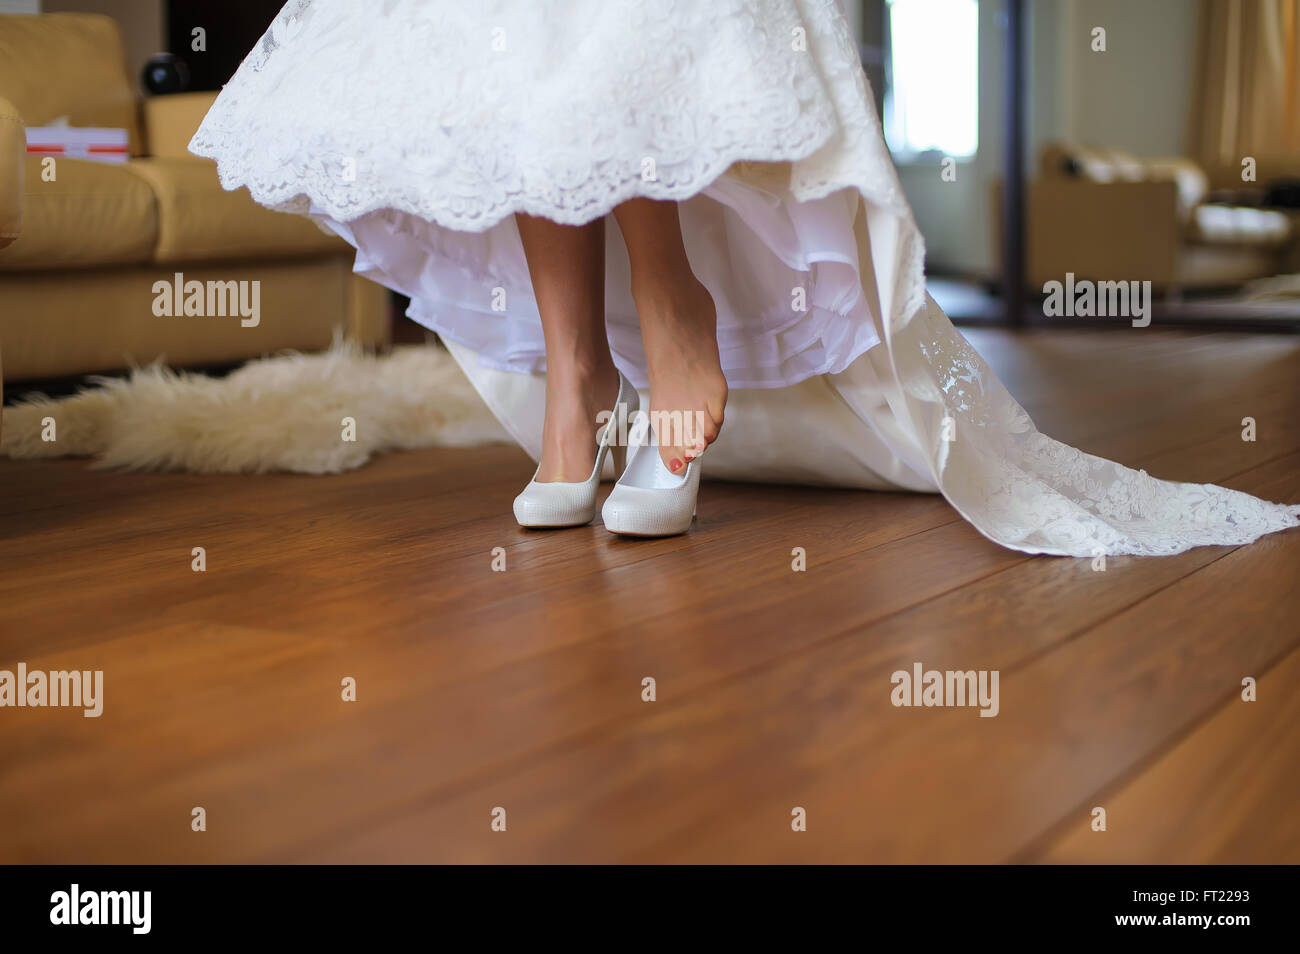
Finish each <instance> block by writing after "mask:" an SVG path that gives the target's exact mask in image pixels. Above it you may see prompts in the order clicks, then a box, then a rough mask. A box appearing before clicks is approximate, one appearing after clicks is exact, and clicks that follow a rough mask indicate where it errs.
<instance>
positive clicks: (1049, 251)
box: [1027, 178, 1184, 287]
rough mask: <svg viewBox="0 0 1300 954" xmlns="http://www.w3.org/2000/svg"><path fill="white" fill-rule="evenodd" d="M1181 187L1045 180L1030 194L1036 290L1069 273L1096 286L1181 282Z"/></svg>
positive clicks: (1031, 257) (1031, 254)
mask: <svg viewBox="0 0 1300 954" xmlns="http://www.w3.org/2000/svg"><path fill="white" fill-rule="evenodd" d="M1178 202H1179V199H1178V186H1177V185H1176V184H1175V183H1174V182H1172V181H1164V182H1106V183H1101V182H1088V181H1086V180H1080V179H1050V178H1042V179H1038V180H1036V181H1034V182H1032V183H1031V184H1030V187H1029V210H1028V212H1029V214H1028V231H1029V235H1028V249H1027V251H1028V256H1027V257H1028V263H1027V264H1028V268H1029V280H1030V281H1031V282H1033V283H1034V284H1035V285H1040V284H1042V283H1043V282H1046V281H1051V280H1055V281H1060V280H1062V279H1064V278H1065V275H1066V273H1067V272H1072V273H1073V274H1074V275H1075V276H1076V277H1078V278H1089V279H1093V280H1097V279H1106V280H1119V279H1125V280H1135V279H1136V280H1147V281H1150V282H1151V283H1152V284H1154V285H1155V286H1157V287H1168V286H1171V285H1176V284H1177V283H1178V280H1179V279H1178V274H1179V273H1178V259H1179V255H1180V253H1181V251H1182V246H1183V242H1184V238H1183V229H1182V223H1181V221H1180V218H1179V206H1178Z"/></svg>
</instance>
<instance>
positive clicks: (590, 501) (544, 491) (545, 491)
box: [514, 371, 641, 529]
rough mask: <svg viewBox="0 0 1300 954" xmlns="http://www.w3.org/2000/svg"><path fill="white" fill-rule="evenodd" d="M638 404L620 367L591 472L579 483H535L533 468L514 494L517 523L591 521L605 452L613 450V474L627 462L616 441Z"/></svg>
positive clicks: (544, 524) (577, 523)
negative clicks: (607, 418)
mask: <svg viewBox="0 0 1300 954" xmlns="http://www.w3.org/2000/svg"><path fill="white" fill-rule="evenodd" d="M640 408H641V398H640V397H639V396H638V395H637V393H636V388H634V387H632V382H630V381H629V380H628V379H627V378H625V377H624V376H623V372H622V371H620V372H619V373H618V398H617V399H616V400H615V402H614V409H613V412H612V416H611V417H610V420H609V421H608V423H606V425H605V426H604V427H603V428H601V431H600V434H599V435H598V436H597V438H596V463H595V465H594V466H593V467H592V468H591V476H590V477H588V478H587V479H586V480H584V481H582V482H581V483H570V482H564V481H553V482H551V483H538V482H537V474H536V473H535V472H534V474H533V479H532V480H530V481H529V482H528V486H527V487H525V488H524V489H523V493H521V494H520V495H519V496H518V497H516V498H515V507H514V509H515V519H516V520H517V521H519V526H521V527H533V528H537V529H542V528H552V529H554V528H558V527H580V526H582V525H583V524H586V523H591V521H592V519H593V518H594V517H595V516H596V492H597V490H598V489H599V488H600V474H601V471H602V470H604V467H605V454H606V453H607V452H609V451H611V450H612V451H613V452H614V475H615V476H618V475H619V474H620V473H622V471H623V467H624V465H625V464H626V462H627V447H626V446H624V445H623V444H621V443H619V441H618V438H619V434H620V433H622V434H623V435H626V434H627V433H628V425H627V424H624V425H623V426H622V427H620V426H619V425H620V421H625V422H631V421H632V420H634V419H635V418H636V414H637V411H638V410H640ZM539 469H540V468H539Z"/></svg>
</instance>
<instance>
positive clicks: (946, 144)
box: [884, 0, 979, 158]
mask: <svg viewBox="0 0 1300 954" xmlns="http://www.w3.org/2000/svg"><path fill="white" fill-rule="evenodd" d="M888 3H889V6H888V10H889V33H890V47H889V50H890V83H889V89H888V91H887V92H886V95H885V117H884V123H885V137H886V139H887V141H888V142H889V147H890V149H892V150H893V151H894V153H895V154H896V155H897V156H899V157H901V158H910V157H915V156H917V155H919V154H921V153H926V152H933V153H941V154H942V155H944V156H954V157H956V158H965V157H969V156H973V155H975V148H976V146H977V145H978V144H979V132H978V129H979V0H888Z"/></svg>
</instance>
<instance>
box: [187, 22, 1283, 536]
mask: <svg viewBox="0 0 1300 954" xmlns="http://www.w3.org/2000/svg"><path fill="white" fill-rule="evenodd" d="M190 149H191V150H192V151H193V152H195V153H197V154H198V155H201V156H207V157H210V158H212V159H215V160H216V161H217V163H218V167H219V170H220V175H221V180H222V183H223V185H224V186H225V187H226V188H228V189H235V188H238V187H241V186H246V187H247V188H248V189H249V191H250V192H251V194H252V195H253V197H254V198H255V199H256V200H257V201H258V202H260V203H262V204H264V205H266V206H269V207H272V208H276V209H281V210H286V211H291V212H296V213H300V214H304V215H308V216H311V217H312V218H313V219H315V220H316V221H317V222H318V224H320V225H321V226H322V227H323V228H326V229H328V230H331V231H333V232H336V233H338V234H339V235H341V236H342V237H343V238H345V239H346V240H348V241H349V242H351V243H352V244H353V245H354V246H356V248H357V257H356V266H355V267H356V271H357V272H359V273H361V274H362V275H366V276H368V277H370V278H373V279H374V280H376V281H378V282H381V283H382V284H385V285H387V286H389V287H391V288H394V289H396V290H398V291H400V292H403V293H404V294H406V295H409V296H410V298H411V302H412V303H411V308H410V311H409V314H410V316H411V317H412V318H414V319H415V320H417V321H419V322H421V323H422V324H424V325H426V326H427V327H429V328H432V329H433V330H435V331H437V332H438V333H439V334H440V335H441V336H442V338H443V339H444V340H445V341H446V342H447V343H448V346H449V348H450V349H451V351H452V353H453V354H454V355H455V356H456V358H457V360H458V361H459V362H460V363H461V365H462V367H463V368H464V369H465V371H466V373H467V375H468V376H469V377H470V379H471V380H472V381H473V382H474V384H475V386H476V387H477V388H478V389H479V392H480V393H481V394H482V395H483V397H484V399H485V400H486V401H487V403H488V404H489V406H490V407H491V408H492V410H493V411H494V412H495V413H496V414H497V416H498V417H499V418H500V419H501V421H502V423H503V424H504V425H505V426H506V428H507V429H508V430H509V431H510V432H511V433H512V434H513V435H514V436H515V437H516V439H518V440H519V442H520V443H521V445H523V446H524V448H525V449H527V450H528V451H529V452H530V453H531V454H532V455H533V456H534V457H537V456H538V454H539V453H540V444H541V422H542V411H543V405H544V402H543V394H544V378H543V373H544V369H545V353H544V348H543V344H542V332H541V324H540V319H539V317H538V311H537V305H536V302H535V300H534V298H533V295H532V290H531V284H530V282H529V277H528V270H527V265H526V263H525V260H524V255H523V248H522V245H521V243H520V239H519V233H518V230H517V228H516V225H515V220H514V215H513V214H514V213H516V212H526V213H530V214H533V215H539V216H545V217H546V218H549V219H552V220H554V221H556V222H561V223H570V224H578V223H583V222H588V221H591V220H593V219H595V218H597V217H600V216H605V215H608V214H609V213H610V211H611V210H612V209H613V208H614V207H615V206H616V205H618V204H619V203H620V202H623V201H624V200H627V199H629V198H633V197H636V196H648V197H652V198H656V199H672V200H677V201H679V202H680V203H681V222H682V231H683V236H684V239H685V242H686V247H687V252H688V254H689V257H690V260H691V264H692V267H693V269H694V270H695V272H696V274H697V275H698V276H699V278H700V280H701V281H702V282H703V283H704V284H705V285H706V286H707V287H708V289H709V291H710V292H711V293H712V295H713V297H714V300H715V302H716V304H717V309H718V340H719V346H720V352H721V358H722V365H723V370H724V371H725V373H726V376H727V380H728V382H729V384H730V386H731V388H732V398H731V402H730V403H729V405H728V409H727V425H726V427H725V428H724V429H723V433H722V437H721V438H720V439H719V441H718V442H717V444H715V445H714V446H713V447H711V448H710V449H709V452H708V455H707V462H708V468H707V470H708V472H709V474H710V476H712V477H721V478H731V479H744V480H773V481H786V482H798V483H805V484H821V485H833V486H849V487H862V488H872V489H894V490H897V489H904V490H916V491H931V492H933V491H939V492H941V493H943V494H944V496H945V497H947V499H948V500H949V501H950V502H951V503H952V504H953V506H954V507H956V509H957V510H958V511H959V512H960V513H961V514H962V516H964V517H965V518H966V519H967V520H969V521H970V522H971V523H972V524H973V525H974V526H975V527H976V528H978V530H979V531H980V532H981V533H983V534H984V535H985V536H987V537H989V538H990V539H992V540H994V541H996V542H998V543H1000V544H1003V545H1004V546H1007V547H1011V548H1014V549H1017V550H1022V551H1025V552H1028V553H1048V554H1064V555H1073V556H1095V555H1097V554H1100V553H1106V554H1119V553H1131V554H1172V553H1178V552H1180V551H1183V550H1186V549H1188V548H1189V547H1193V546H1200V545H1207V544H1240V543H1246V542H1249V541H1251V540H1254V539H1256V538H1257V537H1259V536H1260V535H1261V534H1264V533H1269V532H1271V531H1274V530H1280V529H1283V528H1285V527H1293V526H1296V525H1297V523H1300V507H1297V506H1286V505H1280V504H1273V503H1269V502H1266V501H1263V500H1259V499H1256V498H1254V497H1252V496H1249V495H1247V494H1244V493H1240V492H1237V491H1233V490H1228V489H1226V488H1223V487H1218V486H1214V485H1207V484H1188V483H1171V482H1166V481H1163V480H1157V479H1155V478H1153V477H1151V476H1149V475H1147V474H1146V473H1145V472H1143V471H1134V470H1130V469H1128V468H1126V467H1123V466H1121V465H1119V464H1116V463H1113V462H1111V461H1107V460H1103V459H1101V458H1098V457H1094V456H1091V455H1089V454H1086V453H1083V452H1082V451H1079V450H1076V449H1075V448H1072V447H1069V446H1067V445H1065V444H1062V443H1060V442H1058V441H1055V440H1052V439H1051V438H1049V437H1047V436H1045V435H1043V434H1041V433H1039V432H1038V430H1037V429H1036V428H1035V427H1034V425H1033V422H1032V421H1031V420H1030V419H1029V417H1028V415H1027V414H1026V413H1025V412H1024V410H1023V409H1022V408H1021V407H1020V406H1019V405H1018V404H1017V403H1016V402H1015V400H1014V399H1013V398H1012V397H1011V396H1010V394H1008V393H1007V391H1006V389H1005V388H1004V387H1003V386H1002V384H1001V382H1000V381H999V380H998V379H997V377H996V376H995V375H994V374H993V373H992V371H991V370H990V369H989V368H988V366H987V365H986V364H985V363H984V361H983V360H982V359H981V358H980V356H979V354H977V353H976V352H975V350H974V349H973V348H972V347H971V346H970V345H969V344H968V343H967V341H966V340H965V339H964V338H963V337H962V336H961V335H960V334H959V333H958V332H957V331H956V330H955V329H954V328H953V326H952V324H951V323H950V322H949V321H948V318H947V317H946V316H945V315H944V314H943V312H942V311H941V310H940V309H939V307H938V306H937V305H936V304H935V303H934V301H933V300H932V299H931V298H930V297H929V296H928V295H927V294H926V290H925V280H924V273H923V257H924V248H923V244H922V240H921V235H920V233H919V231H918V229H917V226H916V223H915V221H914V220H913V217H912V213H911V210H910V208H909V206H908V204H907V202H906V200H905V198H904V196H903V192H902V189H901V188H900V185H899V181H898V177H897V174H896V172H895V170H894V167H893V164H892V162H891V160H890V157H889V154H888V152H887V150H886V148H885V144H884V141H883V138H882V136H881V130H880V123H879V120H878V118H877V116H876V114H875V110H874V106H873V103H872V99H871V95H870V92H869V89H868V87H867V82H866V78H865V76H864V74H863V71H862V69H861V68H860V65H859V60H858V50H857V45H856V42H855V40H854V38H853V36H852V33H851V30H850V28H849V26H848V24H847V22H846V20H845V19H844V17H843V15H842V13H841V12H840V10H839V8H838V7H837V6H836V3H835V0H708V2H704V0H683V2H675V0H654V2H651V0H555V2H535V0H476V2H473V3H460V2H453V0H367V2H360V0H292V2H290V3H288V4H287V5H286V6H285V7H284V9H283V10H282V11H281V12H280V14H279V15H278V16H277V17H276V19H275V21H274V22H273V24H272V25H271V27H270V29H269V30H268V31H267V33H266V34H265V36H264V37H263V38H262V40H261V42H260V43H259V44H258V45H257V47H256V48H255V49H254V50H253V51H252V52H251V53H250V54H249V56H248V57H247V59H246V60H245V61H244V63H243V65H242V66H241V67H240V69H239V70H238V72H237V73H236V74H235V75H234V77H233V78H232V79H231V81H230V82H229V84H227V85H226V87H225V88H224V90H223V91H222V93H221V95H220V96H219V97H218V99H217V101H216V103H215V104H214V105H213V107H212V109H211V110H210V111H209V113H208V115H207V117H206V118H205V120H204V121H203V123H202V125H201V127H200V128H199V130H198V132H197V134H196V135H195V136H194V138H193V141H192V142H191V144H190ZM607 236H608V249H607V272H608V274H607V288H608V291H607V325H608V331H609V337H610V343H611V347H612V349H613V352H614V355H615V361H616V363H617V364H618V366H619V367H620V369H622V370H623V372H624V373H625V374H626V375H627V376H628V377H629V378H630V379H631V381H632V382H633V383H634V384H635V385H636V386H638V387H644V386H645V384H646V373H645V357H644V354H643V353H642V350H641V343H640V336H639V332H638V326H637V319H636V310H635V308H634V306H633V302H632V299H631V295H630V292H629V291H628V286H629V282H628V262H627V254H626V251H625V249H624V248H623V243H622V241H621V238H620V236H619V235H618V231H617V228H616V226H615V224H614V220H613V218H612V217H611V218H610V227H609V228H608V229H607Z"/></svg>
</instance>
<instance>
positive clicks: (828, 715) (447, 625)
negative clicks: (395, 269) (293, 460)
mask: <svg viewBox="0 0 1300 954" xmlns="http://www.w3.org/2000/svg"><path fill="white" fill-rule="evenodd" d="M971 338H972V339H973V340H974V342H975V343H976V345H977V347H979V348H980V349H981V350H983V351H984V352H985V354H986V355H987V356H988V357H989V358H990V361H991V363H992V364H993V365H994V366H995V367H996V368H997V369H998V371H999V372H1000V373H1002V374H1003V375H1004V377H1005V378H1006V380H1007V381H1008V384H1009V385H1010V387H1011V390H1012V391H1013V393H1016V394H1017V395H1018V396H1019V397H1020V399H1021V400H1022V402H1023V403H1024V404H1025V406H1026V407H1027V408H1028V410H1029V411H1030V413H1031V414H1032V415H1033V416H1034V418H1035V420H1036V421H1037V423H1038V424H1039V426H1040V427H1041V428H1042V429H1043V430H1044V431H1046V432H1047V433H1050V434H1053V435H1054V436H1057V437H1060V438H1061V439H1064V440H1067V441H1070V442H1071V443H1075V444H1078V445H1081V446H1082V447H1083V448H1085V449H1086V450H1089V451H1093V452H1096V453H1101V454H1104V455H1107V456H1111V457H1115V458H1117V459H1120V460H1122V461H1124V462H1126V463H1129V464H1131V465H1134V466H1141V467H1144V468H1146V469H1147V470H1148V471H1149V472H1150V473H1152V474H1154V475H1156V476H1161V477H1171V478H1179V479H1184V480H1192V481H1217V482H1221V483H1224V484H1226V485H1228V486H1231V487H1235V488H1238V489H1240V490H1244V491H1249V492H1251V493H1254V494H1258V495H1261V496H1264V497H1268V498H1272V499H1275V500H1286V501H1300V341H1298V340H1297V339H1296V338H1289V337H1246V336H1238V337H1234V336H1228V335H1209V334H1192V333H1183V334H1178V333H1167V332H1166V333H1162V332H1159V331H1154V330H1153V331H1149V332H1138V331H1130V332H1121V331H1114V332H1094V333H1086V332H1081V333H1075V332H1069V333H1052V332H1040V333H1035V334H1032V335H1030V336H1028V337H1026V338H1023V339H1014V338H1011V337H1009V336H1006V335H1003V334H1001V333H993V332H977V333H972V334H971ZM1243 417H1253V418H1255V420H1256V421H1257V425H1258V440H1257V441H1256V442H1254V443H1246V442H1243V441H1242V440H1241V429H1242V425H1241V420H1242V418H1243ZM531 469H532V468H531V464H530V463H529V462H528V461H527V459H526V458H525V457H524V455H523V454H522V453H521V452H520V451H518V450H517V449H514V448H513V447H504V446H496V447H487V448H478V449H465V450H435V451H428V452H421V453H409V454H400V455H393V456H389V457H385V458H383V459H379V460H376V461H375V462H374V463H373V464H371V465H370V466H368V467H366V468H364V469H363V470H361V471H359V472H356V473H352V474H348V475H346V476H338V477H301V476H286V475H276V476H265V477H256V478H254V477H236V478H210V477H193V476H180V475H152V474H138V475H132V474H116V473H101V472H94V471H90V470H88V469H87V467H86V464H85V463H84V462H73V461H60V462H46V463H15V462H9V461H0V514H2V517H0V574H2V575H0V668H10V669H12V668H15V667H16V665H17V664H18V663H19V662H25V663H26V664H27V665H28V668H29V669H47V670H48V669H102V670H104V673H105V677H104V678H105V708H104V714H103V716H102V717H101V718H99V719H87V718H83V717H82V715H81V713H80V712H79V711H73V710H66V709H65V710H54V709H32V708H24V709H15V708H5V709H0V862H146V861H148V862H200V861H204V862H243V861H271V862H304V861H306V862H339V861H402V862H413V861H455V862H497V861H509V862H542V861H546V862H584V861H629V862H769V861H791V862H812V861H819V862H865V861H873V862H998V861H1030V862H1032V861H1046V862H1074V861H1085V862H1101V861H1121V862H1157V861H1158V862H1229V861H1233V862H1265V861H1268V862H1291V863H1295V862H1298V861H1300V809H1298V808H1297V805H1298V804H1300V798H1298V795H1300V768H1298V766H1300V693H1297V691H1296V686H1297V684H1298V683H1300V531H1292V532H1288V533H1283V534H1276V535H1273V536H1271V537H1267V538H1265V539H1264V540H1262V541H1261V542H1259V543H1257V544H1255V545H1253V546H1249V547H1242V548H1227V547H1225V548H1207V549H1198V550H1194V551H1192V552H1189V553H1185V554H1182V555H1180V556H1176V557H1170V558H1165V559H1134V558H1111V559H1110V560H1109V562H1108V564H1107V567H1106V569H1105V571H1104V572H1097V571H1094V570H1093V568H1092V564H1091V562H1090V561H1088V560H1072V559H1054V558H1047V557H1028V556H1025V555H1022V554H1019V553H1014V552H1012V551H1009V550H1004V549H1001V548H999V547H997V546H995V545H994V544H992V543H989V542H988V541H986V540H985V539H984V538H982V537H981V536H980V535H979V534H978V533H976V532H975V530H974V529H972V528H971V527H970V526H968V525H967V524H966V523H964V522H963V521H962V520H961V519H960V518H959V517H958V516H957V514H956V513H955V512H954V511H953V510H952V508H950V507H949V506H948V505H947V504H946V503H945V502H944V501H943V500H942V499H939V498H937V497H927V496H911V495H902V494H872V493H857V492H847V491H829V492H828V491H816V490H807V489H789V488H780V487H771V486H740V485H728V484H717V483H714V484H709V483H706V484H705V486H704V489H703V491H702V493H701V499H700V520H699V522H698V525H697V526H696V528H695V529H694V530H693V532H692V533H691V534H690V535H688V536H685V537H681V538H677V539H670V540H658V541H641V542H631V541H621V540H617V539H613V538H611V537H610V536H609V535H608V534H606V532H605V531H604V530H603V529H601V528H600V527H599V526H596V527H589V528H584V529H578V530H571V531H562V532H553V533H528V532H524V531H521V530H520V529H518V528H517V527H516V526H515V525H514V522H513V520H512V518H511V515H510V501H511V499H512V497H513V496H514V494H515V493H516V492H517V491H518V490H519V488H520V487H521V486H522V485H523V483H524V482H525V481H526V480H527V478H528V476H529V475H530V472H531ZM197 546H202V547H204V548H205V549H206V554H207V570H206V572H203V573H196V572H193V571H192V570H191V559H192V558H191V550H192V548H194V547H197ZM496 547H501V548H503V549H504V552H505V555H506V565H507V570H506V572H504V573H502V572H493V570H492V560H493V557H492V551H493V549H494V548H496ZM793 547H804V548H805V549H806V551H807V555H808V569H807V572H804V573H794V572H792V571H791V550H792V548H793ZM916 662H920V663H922V664H923V665H924V666H925V667H926V668H936V669H962V670H966V669H988V670H997V671H999V673H1000V713H999V715H998V716H997V717H996V718H979V717H978V716H977V713H976V711H975V710H973V709H969V708H967V709H958V708H948V709H943V708H895V707H894V706H893V705H891V702H890V694H891V689H892V686H891V683H890V674H891V673H892V672H894V671H895V670H899V669H905V670H910V669H911V667H912V665H913V664H914V663H916ZM345 677H352V678H353V679H355V680H356V685H357V700H356V701H355V702H345V701H343V700H342V699H341V688H340V686H341V682H342V680H344V679H345ZM646 677H652V678H653V679H654V680H655V681H656V692H657V699H656V701H653V702H645V701H642V680H643V679H644V678H646ZM1245 677H1253V678H1254V679H1256V680H1257V681H1258V701H1256V702H1253V703H1248V702H1243V701H1241V699H1240V693H1241V683H1242V680H1243V678H1245ZM196 806H200V807H202V808H203V809H204V810H205V812H206V819H207V830H206V831H204V832H194V831H192V830H191V812H192V810H193V809H194V808H195V807H196ZM498 807H499V808H503V809H505V817H506V830H505V831H504V832H499V831H498V832H494V831H493V830H492V817H493V811H494V809H496V808H498ZM796 807H799V808H803V809H804V810H805V811H806V816H807V831H805V832H795V831H792V830H791V819H792V814H791V813H792V810H793V809H795V808H796ZM1094 807H1101V808H1104V809H1105V810H1106V813H1107V830H1106V831H1104V832H1094V831H1092V830H1091V828H1090V823H1091V821H1092V810H1093V809H1094Z"/></svg>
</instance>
